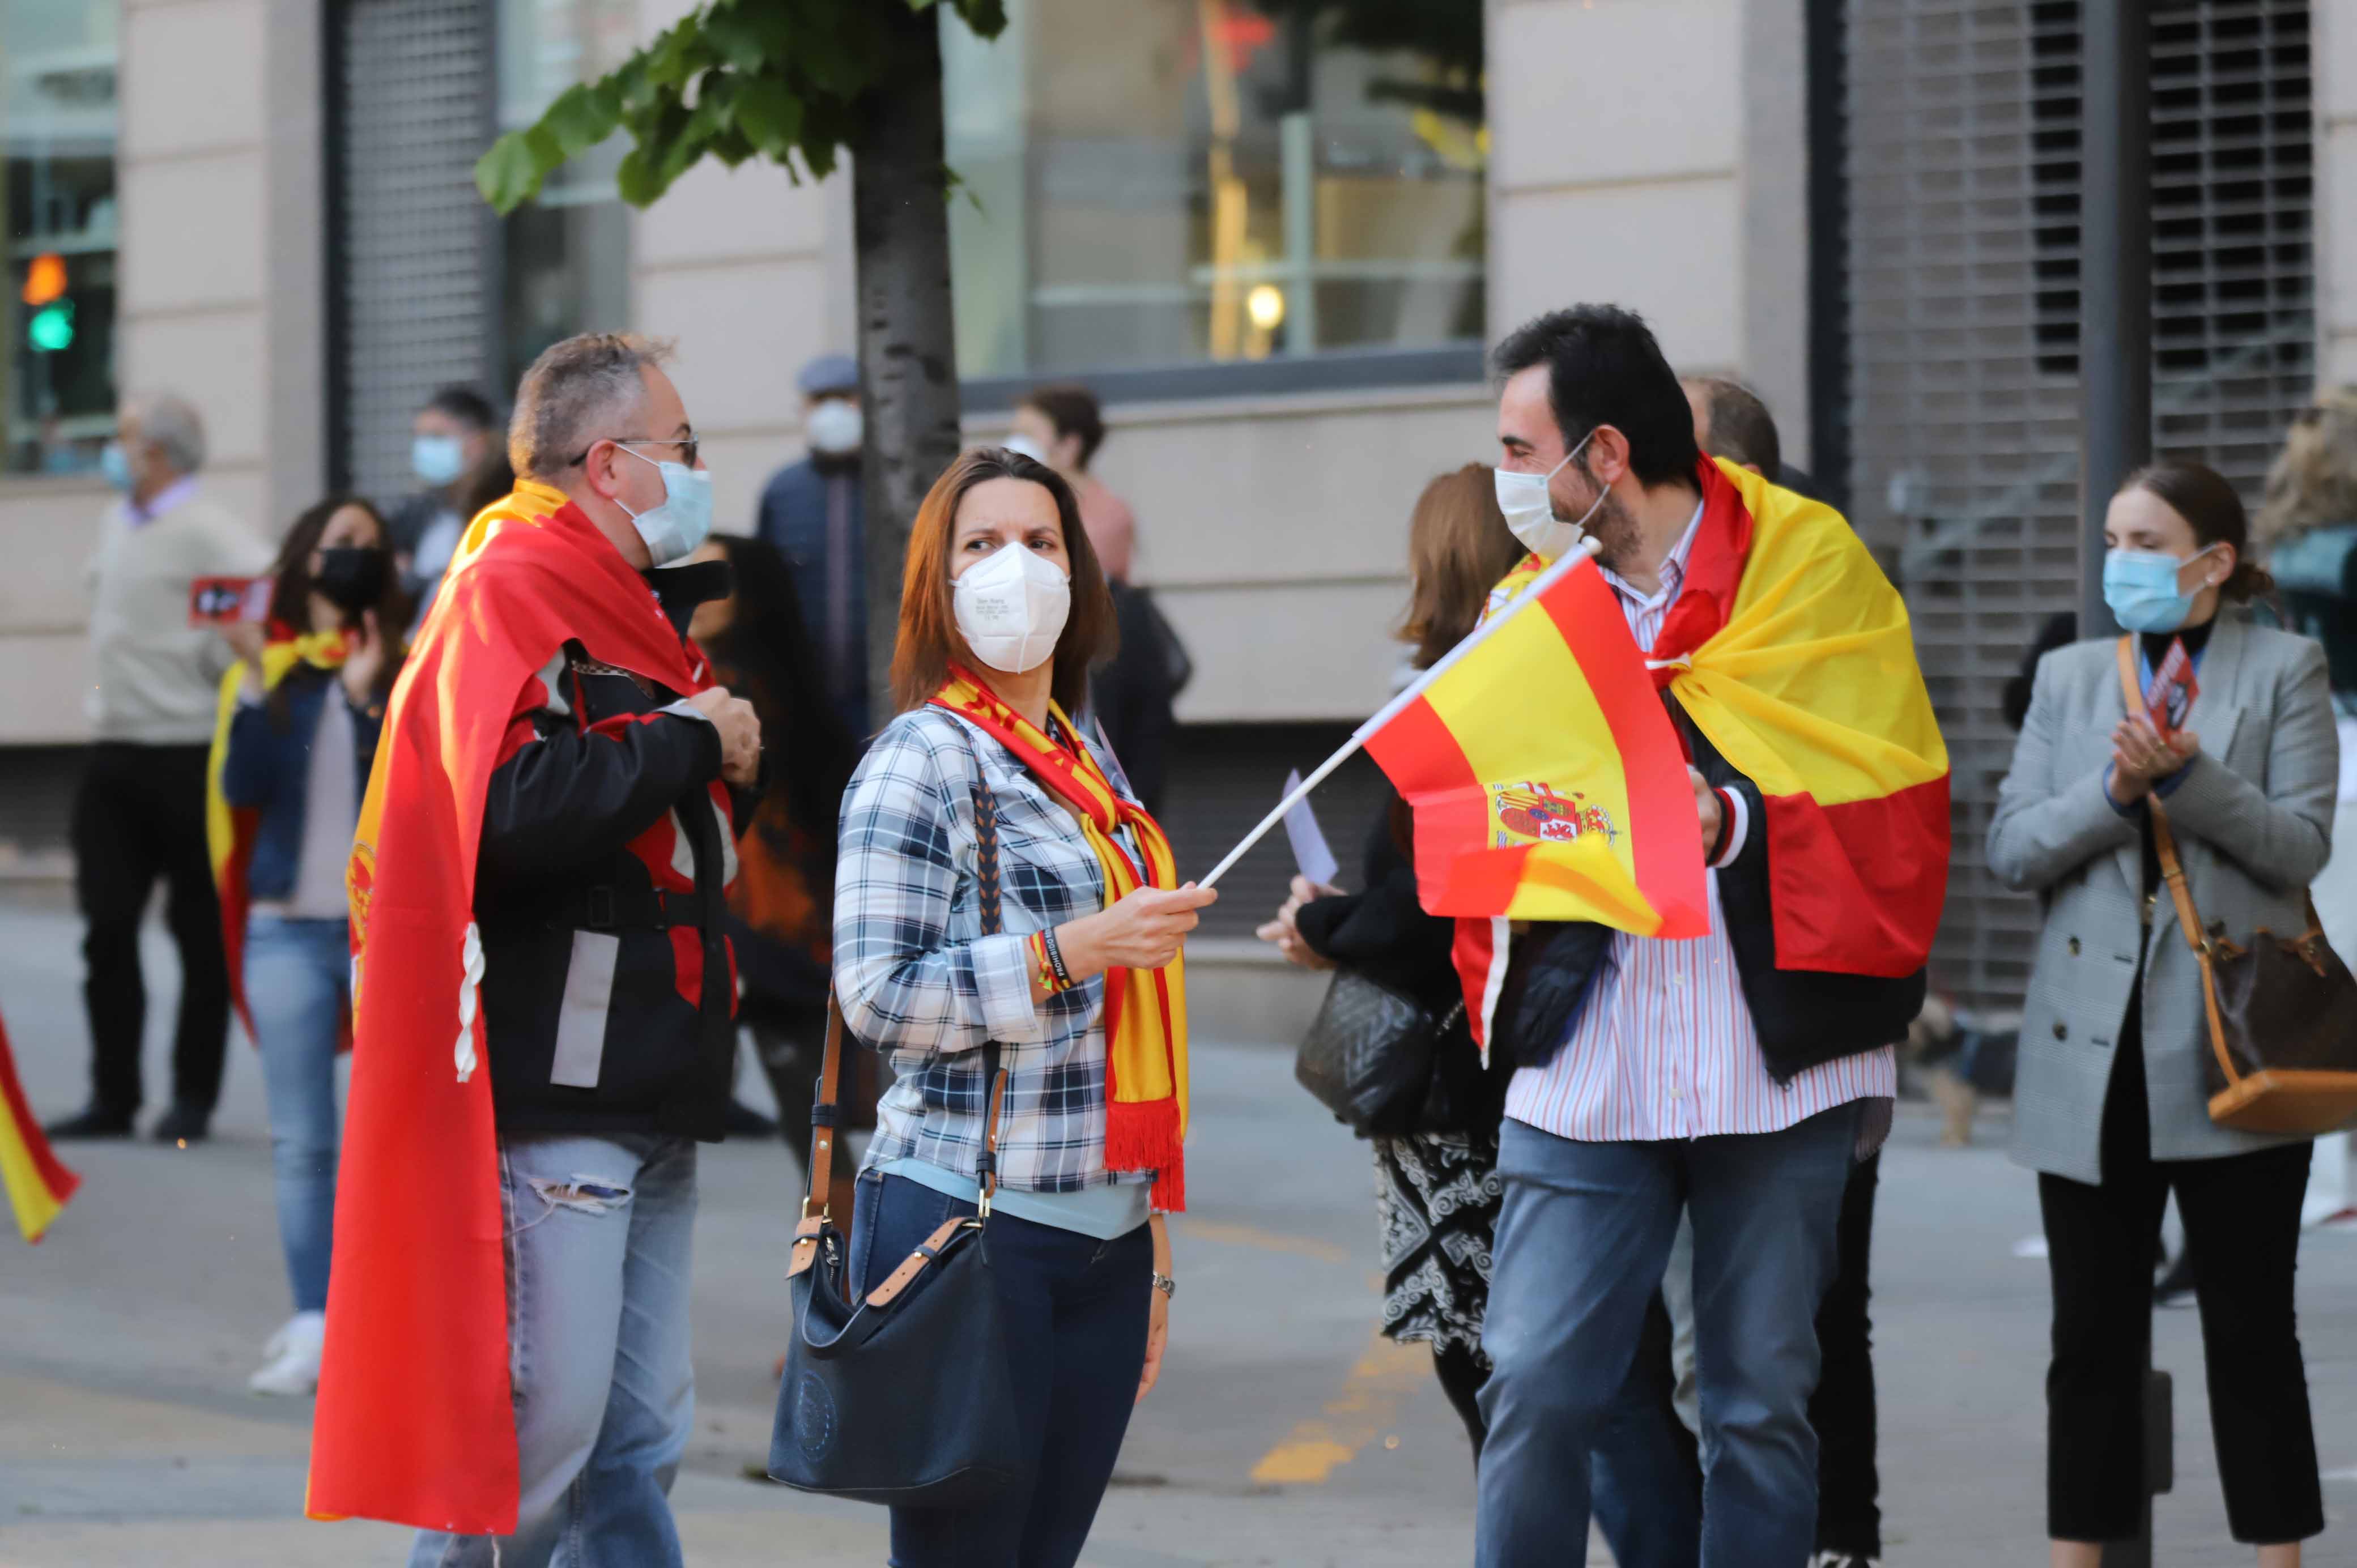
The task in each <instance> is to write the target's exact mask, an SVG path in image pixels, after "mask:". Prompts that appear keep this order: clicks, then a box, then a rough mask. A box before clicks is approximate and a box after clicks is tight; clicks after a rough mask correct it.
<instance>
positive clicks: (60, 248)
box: [0, 0, 116, 474]
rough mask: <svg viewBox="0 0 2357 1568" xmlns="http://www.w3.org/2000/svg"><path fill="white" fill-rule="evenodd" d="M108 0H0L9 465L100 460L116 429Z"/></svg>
mask: <svg viewBox="0 0 2357 1568" xmlns="http://www.w3.org/2000/svg"><path fill="white" fill-rule="evenodd" d="M115 17H116V8H115V6H114V5H113V3H112V0H0V91H5V93H6V95H7V102H6V113H7V117H8V149H7V163H6V167H5V174H0V178H5V180H6V182H7V188H6V201H7V211H8V286H9V298H10V301H11V305H10V308H9V328H10V331H9V334H8V344H9V348H8V352H7V354H6V355H5V357H0V375H5V378H6V386H5V392H0V397H5V407H6V409H7V416H8V440H7V456H6V467H8V468H9V469H10V470H12V471H14V472H17V473H50V474H71V473H81V472H86V471H89V470H91V469H94V468H96V467H97V466H98V453H99V448H100V447H102V446H104V445H105V444H106V439H107V436H108V435H110V434H112V432H113V428H114V236H115V204H114V145H115V112H114V103H115V96H114V93H115V74H114V66H115Z"/></svg>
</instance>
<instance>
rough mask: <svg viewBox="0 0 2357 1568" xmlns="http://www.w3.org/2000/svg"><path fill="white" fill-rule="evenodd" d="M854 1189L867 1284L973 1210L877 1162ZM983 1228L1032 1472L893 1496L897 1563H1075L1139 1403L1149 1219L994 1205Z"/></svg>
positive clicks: (859, 1265) (857, 1248)
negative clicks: (959, 1498) (940, 1493)
mask: <svg viewBox="0 0 2357 1568" xmlns="http://www.w3.org/2000/svg"><path fill="white" fill-rule="evenodd" d="M858 1191H859V1200H858V1204H857V1208H856V1215H855V1218H854V1219H853V1223H852V1231H851V1277H852V1278H854V1279H856V1280H857V1281H859V1282H860V1286H859V1288H860V1289H861V1290H862V1291H863V1292H864V1291H868V1290H872V1289H874V1288H875V1287H876V1285H877V1283H880V1282H881V1281H882V1280H883V1278H884V1276H885V1275H887V1274H888V1273H891V1272H892V1270H893V1269H894V1268H896V1267H897V1266H899V1262H900V1260H901V1259H903V1258H905V1257H907V1256H908V1255H909V1253H910V1252H911V1251H915V1250H916V1247H917V1244H918V1243H919V1242H920V1241H922V1240H924V1239H925V1238H926V1237H927V1236H929V1235H931V1233H932V1231H933V1230H934V1229H935V1228H936V1227H937V1226H939V1225H940V1224H941V1222H942V1220H944V1219H948V1218H949V1217H950V1216H952V1215H953V1214H972V1213H973V1212H974V1205H973V1204H971V1203H966V1202H963V1201H962V1200H960V1199H957V1198H954V1197H950V1196H949V1195H948V1194H947V1193H942V1192H935V1191H933V1190H932V1189H931V1187H923V1186H920V1185H919V1184H918V1183H916V1182H912V1181H910V1180H909V1179H908V1178H906V1177H905V1176H876V1175H874V1174H873V1173H870V1174H868V1175H865V1176H861V1177H860V1178H859V1188H858ZM985 1236H986V1238H987V1241H988V1245H989V1248H990V1272H991V1276H992V1278H994V1279H995V1280H996V1282H997V1283H998V1289H999V1299H1000V1301H1001V1303H1002V1304H1003V1305H1004V1306H1005V1309H1006V1352H1007V1363H1008V1369H1009V1370H1010V1371H1011V1372H1012V1373H1013V1374H1014V1383H1015V1417H1016V1426H1017V1431H1018V1432H1019V1433H1020V1434H1022V1444H1023V1451H1022V1455H1021V1457H1022V1458H1023V1459H1024V1461H1025V1466H1024V1467H1025V1469H1026V1471H1027V1472H1028V1475H1027V1477H1026V1478H1025V1479H1022V1480H1019V1481H1017V1482H1014V1483H1012V1484H1010V1485H1009V1486H1008V1487H1007V1488H1006V1490H1005V1491H1004V1492H1002V1493H1000V1494H999V1495H998V1496H997V1497H996V1498H993V1499H991V1500H990V1501H989V1502H987V1503H985V1504H984V1505H982V1506H980V1507H977V1508H970V1509H893V1510H892V1568H1071V1565H1072V1564H1073V1563H1077V1562H1079V1561H1080V1556H1081V1548H1082V1546H1083V1545H1084V1544H1086V1542H1087V1541H1088V1538H1089V1527H1090V1526H1091V1525H1092V1524H1093V1523H1094V1522H1095V1521H1096V1517H1097V1504H1098V1503H1099V1502H1101V1501H1103V1498H1104V1492H1105V1487H1106V1485H1107V1483H1109V1482H1110V1481H1111V1480H1112V1479H1113V1466H1114V1459H1115V1458H1116V1457H1118V1456H1119V1455H1120V1453H1121V1440H1122V1437H1123V1435H1124V1434H1125V1433H1127V1432H1128V1430H1129V1412H1131V1410H1133V1409H1134V1408H1135V1406H1136V1403H1137V1380H1138V1376H1139V1374H1140V1373H1141V1372H1142V1371H1143V1370H1144V1369H1145V1367H1146V1318H1147V1308H1148V1306H1149V1305H1150V1304H1151V1301H1152V1296H1151V1294H1150V1293H1151V1292H1152V1290H1153V1288H1154V1286H1153V1274H1154V1241H1153V1238H1152V1236H1151V1235H1150V1234H1149V1233H1148V1231H1147V1229H1146V1227H1145V1226H1143V1225H1141V1226H1139V1227H1138V1228H1137V1229H1136V1230H1132V1231H1130V1232H1129V1233H1128V1234H1127V1235H1125V1236H1120V1237H1116V1238H1114V1240H1110V1241H1100V1240H1097V1239H1096V1238H1095V1237H1093V1236H1083V1235H1082V1234H1081V1233H1080V1232H1079V1231H1077V1230H1058V1229H1057V1228H1055V1227H1054V1226H1052V1225H1040V1224H1036V1223H1034V1222H1033V1221H1031V1220H1028V1219H1017V1218H1016V1217H1015V1216H1013V1215H1011V1214H1005V1213H999V1214H994V1215H992V1216H991V1218H990V1224H989V1227H988V1229H987V1230H986V1231H985ZM909 1418H910V1419H911V1420H922V1419H923V1412H910V1417H909Z"/></svg>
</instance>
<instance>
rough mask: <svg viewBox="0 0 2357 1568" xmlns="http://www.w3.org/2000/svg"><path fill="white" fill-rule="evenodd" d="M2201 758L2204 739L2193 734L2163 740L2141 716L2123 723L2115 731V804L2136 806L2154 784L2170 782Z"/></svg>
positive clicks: (2113, 791)
mask: <svg viewBox="0 0 2357 1568" xmlns="http://www.w3.org/2000/svg"><path fill="white" fill-rule="evenodd" d="M2200 755H2201V736H2198V735H2195V734H2194V733H2193V732H2192V731H2191V730H2187V731H2184V732H2183V733H2182V734H2180V735H2179V736H2177V738H2176V739H2174V740H2163V739H2161V738H2160V732H2159V731H2158V730H2157V729H2155V728H2153V726H2152V721H2151V720H2150V719H2148V718H2145V717H2141V716H2134V717H2129V718H2125V719H2122V720H2121V721H2120V722H2119V725H2118V726H2117V727H2116V728H2115V729H2114V730H2113V731H2112V781H2111V783H2110V785H2109V786H2108V788H2109V789H2110V791H2111V797H2112V799H2113V800H2116V801H2118V802H2119V803H2120V804H2121V805H2123V806H2130V805H2134V804H2135V803H2136V801H2138V800H2143V799H2144V798H2145V796H2146V795H2147V793H2149V792H2150V790H2151V789H2152V787H2153V785H2154V784H2156V783H2158V781H2159V780H2161V779H2167V778H2169V776H2170V775H2172V774H2174V773H2176V772H2177V771H2178V770H2179V768H2183V767H2184V766H2185V765H2186V764H2187V763H2189V762H2190V761H2192V760H2193V759H2194V758H2195V757H2199V756H2200Z"/></svg>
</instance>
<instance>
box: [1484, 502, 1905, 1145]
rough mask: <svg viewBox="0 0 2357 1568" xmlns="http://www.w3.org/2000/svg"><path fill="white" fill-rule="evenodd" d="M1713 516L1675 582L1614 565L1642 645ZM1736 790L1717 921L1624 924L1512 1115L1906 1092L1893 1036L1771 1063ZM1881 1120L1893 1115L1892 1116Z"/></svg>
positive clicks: (1799, 1114)
mask: <svg viewBox="0 0 2357 1568" xmlns="http://www.w3.org/2000/svg"><path fill="white" fill-rule="evenodd" d="M1701 526H1702V508H1701V507H1700V506H1699V505H1697V506H1696V507H1695V514H1694V521H1691V522H1689V523H1688V524H1687V525H1686V531H1685V533H1684V536H1683V537H1681V538H1680V539H1679V541H1678V542H1677V547H1676V548H1675V549H1674V550H1672V551H1671V552H1670V555H1669V559H1668V560H1666V561H1664V562H1663V563H1662V573H1661V576H1662V586H1661V591H1660V592H1658V593H1656V594H1653V595H1652V596H1646V595H1644V594H1641V593H1640V592H1639V591H1638V590H1637V589H1636V588H1635V587H1634V586H1632V585H1631V584H1630V583H1628V582H1627V581H1626V580H1625V579H1623V578H1621V577H1620V576H1619V575H1616V574H1614V573H1613V572H1612V571H1611V570H1609V568H1603V569H1602V570H1603V571H1604V580H1605V581H1606V582H1608V583H1609V584H1610V585H1612V590H1613V592H1614V593H1615V594H1617V595H1618V596H1620V609H1621V613H1622V614H1623V615H1625V616H1626V617H1627V618H1628V620H1629V631H1630V634H1631V636H1633V637H1634V638H1635V639H1637V646H1638V647H1640V648H1643V649H1651V648H1652V646H1653V639H1654V638H1656V637H1657V636H1659V635H1660V633H1661V629H1662V622H1663V619H1664V618H1667V617H1668V615H1669V611H1670V607H1671V606H1672V605H1673V604H1674V603H1676V602H1677V596H1678V591H1679V589H1680V588H1682V587H1683V586H1684V584H1685V575H1686V557H1687V555H1688V553H1690V552H1691V551H1692V550H1693V548H1694V542H1695V534H1696V532H1699V530H1700V528H1701ZM1722 799H1731V800H1734V801H1735V802H1736V812H1735V817H1734V820H1733V821H1732V822H1729V823H1728V828H1727V844H1726V847H1725V848H1724V849H1723V850H1721V851H1720V853H1719V856H1718V859H1717V861H1716V862H1715V863H1714V864H1713V868H1712V869H1711V870H1710V871H1709V872H1707V873H1706V876H1705V880H1706V882H1707V884H1708V892H1709V898H1710V934H1709V935H1707V936H1705V937H1699V938H1696V939H1695V940H1690V941H1663V940H1657V939H1655V938H1652V937H1632V936H1630V935H1628V934H1626V933H1622V934H1620V935H1617V936H1615V937H1614V938H1613V939H1612V943H1611V946H1610V947H1609V948H1608V949H1607V950H1606V952H1605V956H1604V957H1603V959H1602V960H1601V961H1599V962H1598V966H1597V971H1596V977H1595V980H1594V981H1593V983H1591V984H1590V987H1589V990H1588V994H1587V1002H1586V1004H1585V1005H1583V1006H1582V1007H1581V1008H1580V1010H1579V1014H1578V1015H1577V1018H1576V1019H1575V1020H1574V1021H1573V1024H1572V1026H1571V1036H1570V1038H1569V1039H1568V1040H1566V1042H1565V1044H1564V1047H1563V1049H1561V1050H1560V1051H1557V1052H1556V1053H1555V1059H1554V1060H1553V1061H1551V1062H1549V1063H1548V1064H1547V1065H1546V1066H1545V1067H1543V1068H1524V1069H1522V1070H1521V1071H1519V1072H1517V1073H1516V1074H1514V1079H1513V1083H1512V1086H1511V1088H1510V1089H1509V1090H1507V1094H1506V1114H1507V1115H1508V1116H1511V1117H1512V1118H1513V1119H1514V1120H1515V1121H1517V1122H1523V1123H1524V1124H1526V1125H1528V1126H1532V1127H1535V1128H1537V1129H1538V1130H1539V1131H1540V1132H1543V1133H1554V1134H1555V1136H1556V1137H1558V1138H1571V1139H1575V1140H1577V1141H1579V1142H1582V1143H1624V1142H1651V1141H1655V1140H1663V1139H1671V1138H1707V1137H1712V1136H1715V1135H1717V1134H1721V1133H1774V1132H1778V1131H1780V1130H1781V1129H1783V1128H1786V1127H1790V1126H1792V1125H1794V1124H1795V1123H1797V1122H1803V1121H1806V1120H1807V1119H1808V1118H1809V1117H1812V1116H1814V1115H1816V1114H1817V1113H1818V1112H1822V1111H1829V1110H1831V1109H1833V1108H1834V1107H1835V1106H1836V1105H1846V1104H1847V1103H1849V1102H1850V1101H1854V1100H1870V1099H1874V1098H1877V1097H1889V1096H1891V1095H1895V1094H1896V1093H1897V1092H1898V1085H1899V1066H1898V1060H1897V1058H1896V1056H1895V1055H1894V1054H1893V1052H1892V1050H1891V1047H1889V1046H1885V1047H1881V1048H1880V1049H1878V1050H1873V1051H1867V1052H1863V1053H1860V1054H1858V1055H1857V1056H1848V1057H1842V1058H1837V1059H1835V1060H1834V1061H1830V1062H1826V1063H1824V1064H1823V1065H1822V1066H1818V1067H1813V1068H1811V1069H1808V1070H1807V1071H1805V1072H1803V1073H1802V1074H1801V1075H1800V1076H1799V1077H1797V1078H1795V1079H1793V1080H1792V1082H1791V1083H1790V1084H1779V1083H1778V1082H1777V1081H1776V1080H1775V1079H1773V1078H1772V1077H1770V1075H1769V1072H1768V1062H1767V1058H1764V1057H1762V1056H1761V1055H1760V1036H1759V1033H1758V1031H1757V1030H1756V1029H1755V1028H1754V1027H1753V1026H1752V1022H1751V1009H1750V1008H1749V1006H1748V1005H1747V1004H1745V1002H1744V1000H1743V982H1742V977H1741V975H1740V974H1739V973H1738V972H1737V970H1736V967H1735V947H1734V944H1733V943H1731V942H1730V941H1728V940H1727V926H1726V916H1725V914H1724V912H1723V911H1722V910H1721V908H1720V906H1719V901H1718V872H1717V866H1719V865H1727V864H1728V863H1730V862H1732V861H1733V860H1734V859H1735V857H1736V856H1737V855H1738V854H1740V853H1741V852H1742V849H1743V843H1744V839H1745V836H1746V834H1747V833H1748V832H1749V830H1750V828H1751V825H1752V824H1751V823H1750V822H1748V821H1747V820H1746V816H1747V813H1746V811H1745V809H1744V805H1743V800H1742V796H1741V794H1740V793H1739V792H1738V791H1734V790H1729V791H1727V792H1725V794H1724V795H1723V796H1722ZM1502 950H1503V949H1502V946H1501V951H1502ZM1878 1109H1883V1110H1887V1106H1885V1107H1881V1108H1878ZM1867 1123H1869V1124H1878V1125H1879V1126H1881V1127H1885V1128H1887V1126H1888V1121H1887V1118H1885V1117H1881V1116H1869V1117H1868V1118H1867ZM1860 1142H1861V1146H1862V1147H1863V1146H1870V1144H1878V1143H1879V1142H1880V1136H1879V1133H1865V1132H1864V1131H1863V1130H1862V1135H1861V1140H1860Z"/></svg>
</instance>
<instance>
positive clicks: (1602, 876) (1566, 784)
mask: <svg viewBox="0 0 2357 1568" xmlns="http://www.w3.org/2000/svg"><path fill="white" fill-rule="evenodd" d="M1531 566H1532V569H1531V570H1528V571H1524V572H1521V573H1518V574H1517V575H1515V576H1513V577H1510V578H1508V579H1507V581H1506V583H1505V584H1503V585H1501V588H1503V589H1505V590H1508V591H1509V592H1511V594H1512V600H1511V602H1509V603H1507V604H1506V605H1505V606H1504V607H1502V608H1501V609H1499V610H1497V611H1495V612H1493V613H1492V614H1491V617H1490V618H1489V619H1488V621H1487V622H1486V623H1485V624H1484V625H1483V626H1482V628H1480V630H1479V631H1477V632H1476V633H1475V634H1474V635H1473V636H1472V637H1470V638H1468V639H1466V640H1465V642H1464V643H1462V644H1460V645H1458V647H1457V648H1456V649H1454V650H1451V651H1450V652H1449V654H1448V656H1447V657H1446V658H1444V659H1443V660H1441V661H1440V662H1439V663H1438V664H1437V665H1435V666H1434V667H1433V670H1432V672H1431V674H1430V675H1429V676H1427V677H1426V679H1425V680H1424V681H1423V682H1419V684H1418V686H1417V687H1416V688H1415V689H1414V690H1412V691H1410V692H1409V693H1404V694H1403V697H1402V700H1401V701H1400V702H1397V703H1394V704H1393V706H1391V707H1389V708H1386V709H1384V710H1383V712H1382V713H1379V714H1376V715H1375V716H1374V717H1373V718H1372V719H1370V720H1369V721H1367V724H1366V725H1365V726H1364V728H1363V729H1362V730H1361V734H1362V735H1363V736H1364V737H1365V739H1366V745H1367V750H1368V752H1369V753H1370V754H1371V755H1372V756H1373V757H1374V759H1375V761H1376V762H1377V763H1378V764H1379V765H1381V767H1382V768H1383V771H1384V772H1385V773H1387V774H1389V775H1390V776H1391V780H1392V782H1393V784H1394V785H1395V786H1397V787H1398V789H1399V792H1400V795H1401V797H1402V798H1403V799H1405V800H1406V801H1407V802H1408V803H1409V805H1410V806H1412V807H1413V808H1415V868H1416V882H1417V892H1418V894H1419V896H1420V897H1421V898H1422V900H1423V903H1424V907H1425V908H1426V910H1427V911H1428V912H1430V913H1432V914H1435V915H1459V916H1499V917H1503V918H1508V919H1515V920H1596V921H1600V922H1602V923H1603V924H1605V925H1608V926H1612V927H1615V928H1617V929H1620V930H1624V931H1634V932H1636V933H1637V934H1639V935H1640V936H1649V937H1698V936H1701V935H1703V934H1704V932H1706V930H1708V929H1709V912H1708V903H1707V900H1706V894H1705V890H1704V886H1703V843H1702V824H1701V821H1700V819H1699V817H1698V816H1697V815H1696V813H1695V798H1694V789H1693V788H1692V786H1691V785H1690V784H1689V783H1688V782H1687V779H1686V763H1685V753H1684V748H1683V747H1681V746H1680V745H1679V743H1678V736H1677V732H1676V731H1675V730H1674V729H1673V728H1672V727H1671V725H1670V719H1669V714H1667V713H1665V712H1664V711H1663V708H1662V702H1661V698H1660V697H1659V696H1658V695H1656V694H1655V693H1654V690H1653V682H1652V680H1651V679H1650V678H1649V677H1648V675H1647V674H1646V671H1645V660H1644V657H1643V655H1641V654H1640V653H1639V652H1638V651H1637V645H1636V644H1635V643H1634V642H1633V641H1631V639H1630V637H1629V628H1628V624H1627V622H1626V620H1625V619H1624V618H1622V616H1621V614H1620V606H1619V604H1618V603H1617V602H1616V601H1615V599H1614V597H1613V593H1612V589H1611V587H1610V585H1608V584H1607V583H1606V582H1605V581H1604V577H1603V575H1602V574H1601V573H1600V572H1598V570H1597V568H1596V564H1595V562H1593V561H1592V560H1590V559H1589V558H1588V556H1587V553H1585V552H1580V551H1575V552H1573V553H1571V554H1568V555H1566V556H1565V557H1564V558H1563V559H1562V560H1560V561H1558V562H1556V563H1555V564H1553V565H1552V566H1548V567H1545V568H1544V569H1543V570H1542V569H1539V568H1537V566H1536V565H1535V558H1534V562H1533V563H1531Z"/></svg>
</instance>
